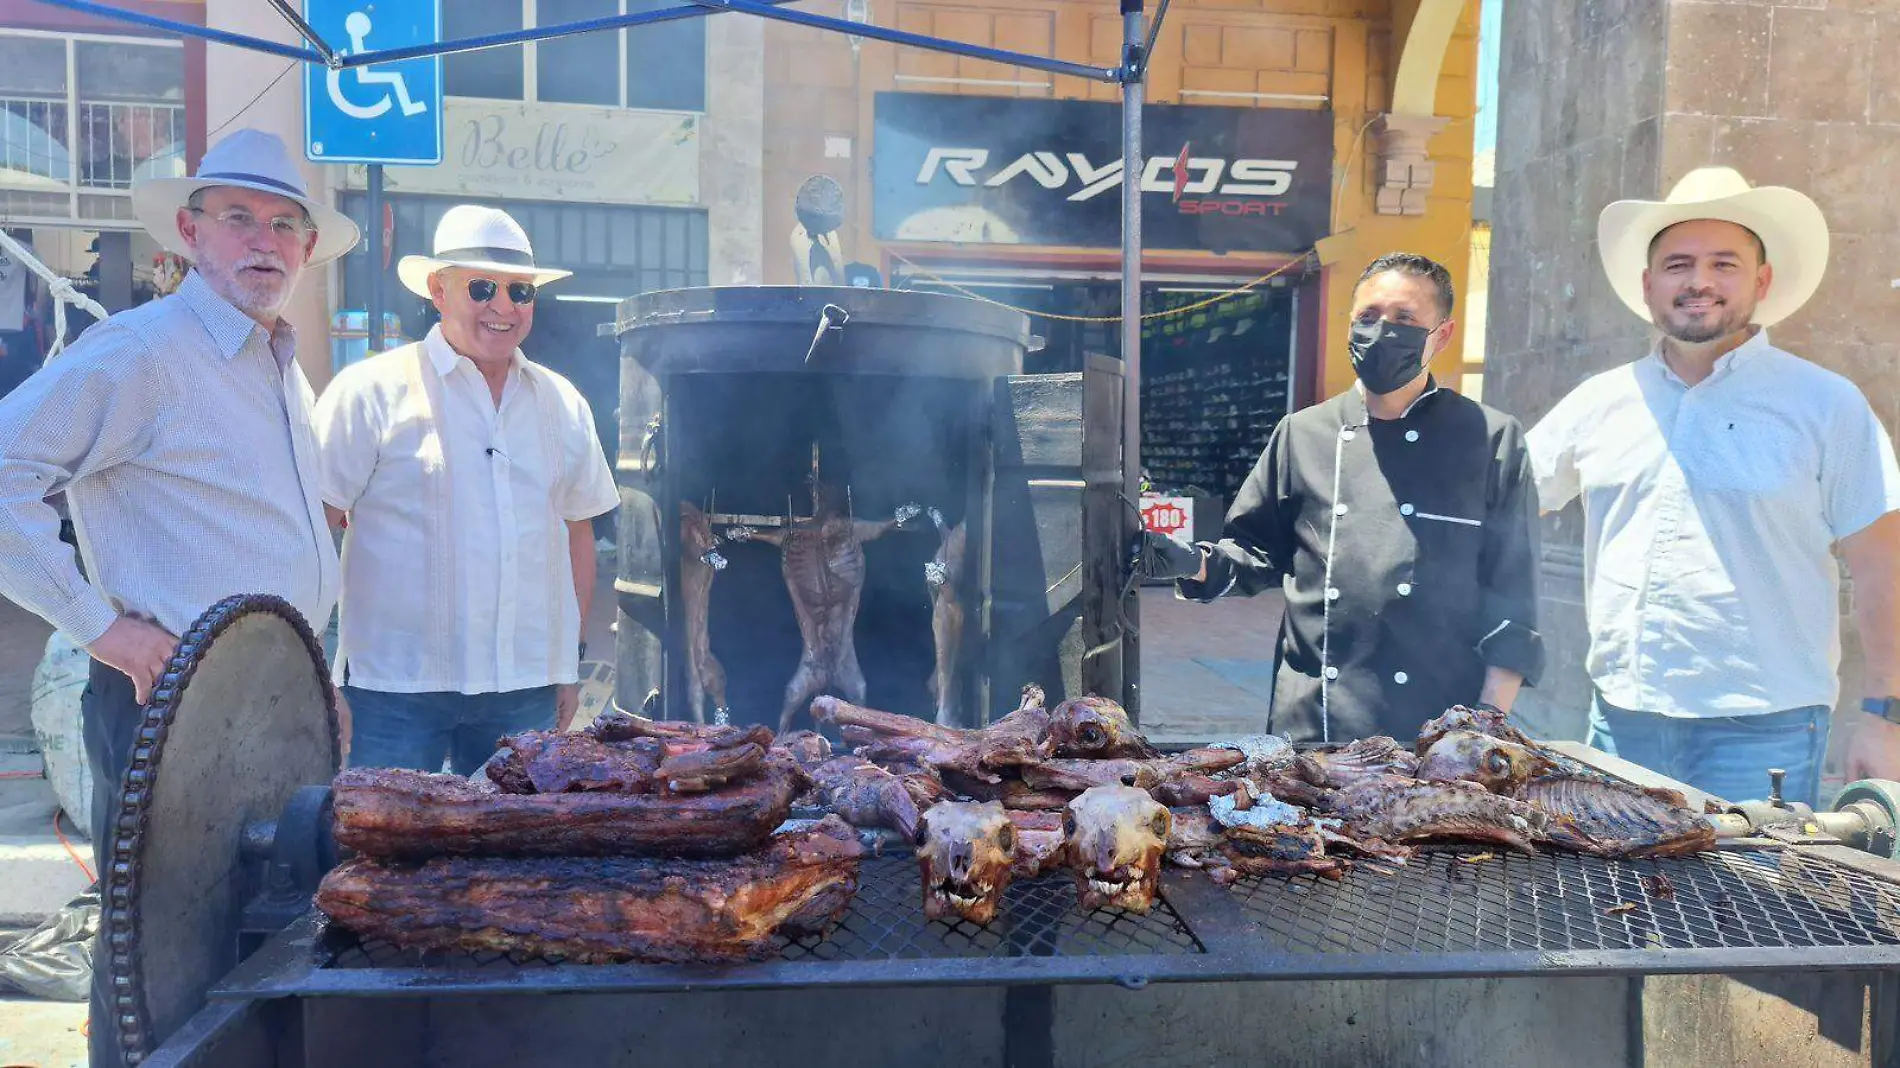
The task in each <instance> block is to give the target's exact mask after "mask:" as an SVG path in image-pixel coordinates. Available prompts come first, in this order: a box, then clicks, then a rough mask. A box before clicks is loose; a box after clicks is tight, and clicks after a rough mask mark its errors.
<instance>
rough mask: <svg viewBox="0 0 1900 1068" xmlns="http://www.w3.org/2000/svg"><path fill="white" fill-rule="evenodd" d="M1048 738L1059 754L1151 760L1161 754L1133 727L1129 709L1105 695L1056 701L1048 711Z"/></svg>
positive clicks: (1094, 757)
mask: <svg viewBox="0 0 1900 1068" xmlns="http://www.w3.org/2000/svg"><path fill="white" fill-rule="evenodd" d="M1049 740H1050V741H1051V742H1052V743H1054V747H1055V755H1056V756H1059V757H1087V758H1091V759H1096V760H1110V759H1118V758H1124V757H1135V758H1139V759H1143V760H1151V759H1153V758H1155V757H1158V756H1160V755H1161V752H1160V751H1159V750H1157V749H1156V748H1155V747H1154V746H1152V745H1149V744H1148V740H1147V739H1146V738H1143V737H1142V736H1141V734H1140V732H1138V731H1136V730H1135V725H1134V723H1133V722H1132V721H1130V720H1129V718H1128V712H1127V711H1126V710H1125V709H1123V708H1122V706H1120V705H1118V704H1116V703H1115V702H1113V701H1111V700H1109V699H1108V698H1106V697H1077V698H1074V699H1072V700H1068V701H1064V702H1062V703H1061V704H1059V705H1057V706H1056V707H1055V711H1053V712H1051V713H1049Z"/></svg>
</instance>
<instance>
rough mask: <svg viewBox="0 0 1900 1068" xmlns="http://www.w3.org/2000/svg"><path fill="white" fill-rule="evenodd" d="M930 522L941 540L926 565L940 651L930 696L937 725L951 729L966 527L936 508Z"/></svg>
mask: <svg viewBox="0 0 1900 1068" xmlns="http://www.w3.org/2000/svg"><path fill="white" fill-rule="evenodd" d="M930 521H931V522H932V523H935V524H936V526H937V534H938V536H939V538H940V539H941V544H940V545H939V546H938V548H937V556H936V559H934V560H932V561H930V563H928V564H925V565H924V582H925V585H927V586H928V587H929V588H930V636H931V638H932V639H934V640H935V642H936V650H937V658H936V663H935V666H934V667H933V668H932V669H931V672H930V696H931V697H932V698H934V699H935V700H936V702H937V722H938V723H939V724H941V725H942V726H945V727H948V726H950V725H951V724H952V723H955V722H956V720H957V692H956V679H957V675H956V672H957V654H958V653H959V652H960V651H961V650H962V648H963V602H962V600H960V599H959V598H958V597H957V591H958V589H959V588H960V587H961V586H962V585H963V558H964V555H965V553H964V549H965V541H966V539H965V537H964V533H965V531H964V526H965V525H964V524H962V523H958V524H957V525H956V526H948V525H946V524H945V523H944V519H943V513H942V512H939V511H937V510H936V509H935V508H932V509H931V510H930Z"/></svg>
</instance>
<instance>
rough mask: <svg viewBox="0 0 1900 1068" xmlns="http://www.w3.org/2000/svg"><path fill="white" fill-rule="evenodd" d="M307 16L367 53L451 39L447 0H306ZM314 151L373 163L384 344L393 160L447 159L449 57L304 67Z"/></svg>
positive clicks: (308, 148)
mask: <svg viewBox="0 0 1900 1068" xmlns="http://www.w3.org/2000/svg"><path fill="white" fill-rule="evenodd" d="M304 19H305V21H307V22H309V23H310V26H311V28H312V29H314V30H316V32H317V33H318V34H320V35H322V37H323V39H324V40H326V41H348V42H349V44H348V45H347V46H346V47H344V48H340V49H338V52H339V53H340V54H342V55H346V56H349V55H357V54H359V53H362V52H368V51H372V50H375V49H383V48H403V47H406V46H410V45H425V44H434V43H436V42H437V41H440V40H441V39H442V9H441V5H440V0H376V2H374V3H372V2H370V0H304ZM303 97H304V99H303V105H304V155H305V156H306V157H307V158H308V159H309V160H310V161H311V162H313V163H366V164H368V165H369V205H368V208H369V211H368V213H367V215H366V217H365V218H366V223H367V226H366V228H367V229H368V231H369V248H368V250H367V251H368V253H369V257H368V261H367V262H368V281H369V292H368V295H367V300H366V308H367V311H368V314H369V322H368V324H367V325H368V327H369V350H370V351H371V352H380V351H382V347H383V282H384V276H385V275H386V274H387V273H388V272H387V271H385V270H384V269H383V165H384V164H388V163H394V164H409V165H415V166H433V165H435V164H438V163H441V162H442V60H441V58H440V57H437V56H427V57H424V58H421V59H406V60H401V61H398V62H395V63H379V64H374V65H371V66H366V67H349V68H342V67H323V66H319V65H316V64H310V65H308V66H306V67H305V68H304V80H303Z"/></svg>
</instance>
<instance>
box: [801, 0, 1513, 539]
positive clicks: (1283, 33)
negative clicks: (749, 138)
mask: <svg viewBox="0 0 1900 1068" xmlns="http://www.w3.org/2000/svg"><path fill="white" fill-rule="evenodd" d="M1478 6H1479V5H1478V3H1477V2H1476V0H1471V2H1462V0H1447V2H1437V3H1434V2H1430V0H1426V2H1416V0H1413V2H1407V0H1395V2H1387V0H1178V2H1176V3H1175V4H1173V5H1172V6H1171V8H1170V9H1169V12H1168V17H1167V20H1166V22H1165V23H1164V26H1163V29H1162V32H1161V35H1160V38H1159V40H1158V41H1157V44H1156V49H1155V54H1154V55H1153V57H1152V58H1151V62H1150V67H1149V72H1150V73H1149V80H1148V87H1147V94H1148V106H1147V108H1146V109H1145V111H1144V118H1143V123H1144V127H1145V128H1144V142H1145V143H1144V145H1143V148H1144V152H1145V156H1146V158H1145V163H1144V168H1143V173H1142V176H1141V180H1142V189H1143V191H1144V192H1143V228H1144V243H1145V245H1146V249H1147V251H1146V254H1145V257H1144V268H1143V270H1144V277H1145V279H1146V281H1147V285H1146V287H1145V290H1146V291H1145V292H1144V295H1143V304H1144V309H1145V314H1146V315H1148V316H1149V319H1148V321H1147V322H1146V324H1145V326H1144V339H1145V340H1144V343H1143V344H1144V353H1143V371H1144V402H1143V403H1144V413H1145V414H1144V447H1143V448H1144V461H1145V462H1146V465H1147V468H1148V475H1149V477H1150V480H1151V482H1152V484H1153V485H1154V487H1155V488H1156V489H1158V490H1164V491H1166V490H1172V491H1183V492H1188V493H1193V494H1195V495H1198V496H1202V497H1212V498H1214V499H1215V500H1216V502H1217V503H1218V502H1224V501H1226V500H1229V499H1231V496H1232V493H1233V491H1234V490H1235V489H1237V488H1238V484H1239V482H1240V480H1241V479H1242V478H1244V476H1245V474H1246V471H1247V469H1248V468H1249V467H1250V466H1251V465H1252V463H1253V461H1254V459H1255V458H1257V456H1258V455H1259V450H1260V447H1261V445H1262V444H1263V443H1264V442H1265V439H1266V436H1267V434H1268V433H1270V432H1271V430H1272V427H1273V424H1274V422H1275V421H1277V419H1278V417H1279V416H1280V415H1281V414H1283V413H1284V412H1286V411H1287V410H1289V409H1290V408H1292V407H1298V406H1302V405H1305V404H1308V403H1311V402H1312V401H1314V400H1315V399H1318V398H1321V397H1324V396H1327V395H1330V394H1332V393H1336V392H1338V391H1339V390H1341V389H1343V388H1346V386H1348V385H1349V384H1350V382H1351V381H1352V372H1351V367H1350V363H1349V361H1348V360H1347V358H1346V353H1345V333H1346V314H1345V312H1346V308H1347V305H1348V303H1349V300H1350V296H1351V290H1352V285H1353V283H1354V281H1356V279H1357V277H1358V274H1359V272H1360V270H1361V269H1362V268H1363V267H1364V266H1365V264H1366V263H1367V262H1369V261H1370V260H1372V259H1373V258H1374V257H1376V256H1378V255H1379V254H1381V253H1384V252H1388V251H1392V250H1395V249H1404V250H1408V251H1414V252H1420V253H1424V254H1426V255H1429V256H1431V257H1432V258H1434V259H1436V260H1439V261H1440V262H1442V263H1445V264H1446V265H1447V266H1449V267H1450V269H1451V270H1452V272H1453V275H1454V279H1455V280H1456V282H1457V283H1458V284H1459V285H1460V287H1461V288H1462V283H1463V281H1464V275H1465V272H1466V269H1467V263H1468V260H1469V254H1468V237H1469V229H1470V222H1471V208H1470V200H1471V174H1470V172H1471V148H1470V146H1471V128H1470V119H1471V116H1472V114H1473V110H1474V80H1473V77H1472V75H1473V71H1474V68H1475V58H1476V35H1477V11H1478ZM811 9H812V10H814V11H820V12H822V13H825V14H830V15H833V16H838V17H843V18H847V19H853V20H858V21H869V22H874V23H877V24H879V25H886V26H895V27H897V28H899V29H903V30H908V31H913V32H918V33H926V34H932V35H935V36H939V37H948V38H954V39H956V40H959V41H967V42H972V43H976V44H981V45H988V46H993V47H996V48H1002V49H1009V50H1013V51H1019V52H1027V53H1032V54H1037V55H1046V56H1054V57H1058V58H1061V59H1065V60H1071V61H1075V62H1081V63H1087V64H1090V65H1096V66H1104V67H1112V66H1115V65H1116V64H1117V63H1118V62H1119V59H1120V51H1121V40H1122V28H1121V20H1120V17H1119V14H1118V13H1117V11H1116V10H1115V9H1114V8H1113V7H1112V6H1109V7H1104V6H1102V5H1099V4H1085V3H1078V2H1074V0H1008V2H1004V0H958V2H955V3H950V2H940V0H901V2H896V3H889V4H883V3H878V2H877V0H844V2H839V3H832V4H823V3H821V4H816V5H811ZM1151 14H1152V12H1151ZM765 42H766V45H765V72H766V122H765V162H766V172H767V180H766V196H765V248H766V250H767V251H766V258H765V276H766V280H767V281H771V282H790V281H793V280H794V279H795V278H797V277H800V276H801V275H800V272H801V271H808V270H809V269H810V268H811V265H810V264H801V263H800V262H799V258H800V257H801V256H803V255H805V254H806V253H803V252H801V251H798V250H799V249H802V248H805V247H806V246H807V245H808V244H809V242H807V243H806V244H805V245H800V244H798V238H799V234H798V228H799V225H800V224H799V221H798V219H797V218H796V217H795V214H794V201H795V198H796V195H797V191H798V189H799V187H800V186H801V185H802V184H803V183H804V182H805V181H806V180H807V179H808V178H809V177H811V176H813V175H826V176H829V177H831V178H833V179H835V180H836V181H837V182H838V184H839V186H840V187H841V188H842V190H843V192H844V197H845V203H846V215H845V222H844V224H843V226H842V227H841V228H840V230H839V231H838V235H837V236H838V243H839V247H840V248H839V250H840V252H841V253H842V255H843V256H844V257H845V259H846V260H848V261H852V262H855V263H859V264H863V265H866V266H868V267H870V268H873V269H875V270H876V271H877V272H878V277H879V278H880V279H881V280H883V281H884V283H885V284H892V285H898V286H902V287H907V288H918V289H938V290H941V291H947V292H961V293H964V294H966V295H977V296H981V297H983V298H985V299H991V300H996V301H1000V302H1002V303H1006V304H1009V305H1011V306H1014V307H1019V308H1022V309H1023V310H1025V311H1028V312H1030V313H1031V314H1032V316H1033V317H1034V324H1035V325H1034V327H1033V329H1034V330H1035V331H1036V333H1038V334H1040V335H1042V336H1043V337H1044V339H1045V347H1044V349H1043V350H1042V352H1040V353H1038V354H1035V355H1033V356H1032V357H1031V361H1032V370H1040V371H1057V370H1067V369H1074V368H1077V367H1079V366H1080V365H1081V360H1082V358H1083V356H1084V355H1085V354H1088V353H1103V354H1108V355H1115V354H1118V353H1119V345H1120V343H1119V336H1118V328H1117V326H1116V323H1115V316H1116V315H1117V313H1118V311H1119V303H1118V301H1119V297H1118V285H1119V279H1120V265H1119V255H1120V253H1119V246H1120V216H1119V204H1120V190H1119V184H1120V164H1119V159H1120V132H1121V110H1120V104H1119V100H1120V93H1119V90H1118V88H1117V87H1115V86H1113V85H1109V84H1104V83H1095V82H1089V81H1086V80H1084V79H1080V78H1073V77H1067V76H1056V75H1048V74H1043V73H1040V72H1036V71H1030V70H1024V69H1018V68H1013V67H1005V66H1000V65H998V64H995V63H990V62H986V61H980V60H974V59H967V58H962V57H957V56H950V55H945V54H941V53H935V52H927V51H922V50H917V49H909V48H897V47H894V46H890V45H886V44H883V43H880V42H876V41H870V40H862V41H860V40H857V39H852V38H847V37H843V36H839V35H835V34H828V33H822V32H819V31H816V30H810V29H806V28H803V27H797V26H790V25H786V24H782V23H773V24H771V25H769V26H768V28H767V29H766V32H765ZM1267 275H1272V276H1273V277H1271V278H1270V279H1268V280H1267V281H1265V282H1262V283H1260V284H1259V285H1258V286H1256V287H1254V288H1253V289H1251V290H1249V291H1248V292H1245V293H1240V294H1234V295H1232V296H1224V294H1227V293H1229V291H1231V290H1233V289H1235V288H1236V287H1238V286H1240V285H1242V284H1243V283H1246V282H1249V281H1251V280H1255V279H1259V278H1261V277H1263V276H1267ZM1169 313H1173V314H1169ZM1435 370H1436V371H1437V373H1438V374H1439V375H1440V377H1441V378H1442V379H1444V380H1446V381H1448V382H1452V383H1455V382H1456V381H1457V379H1458V377H1459V375H1460V372H1461V370H1462V354H1461V352H1460V351H1459V346H1458V344H1457V342H1456V341H1454V344H1453V347H1452V349H1451V350H1449V351H1447V352H1446V353H1444V354H1443V355H1442V357H1441V358H1440V360H1439V361H1438V364H1437V366H1436V367H1435ZM1190 382H1191V383H1192V388H1190ZM1201 511H1203V512H1205V511H1206V510H1205V509H1203V510H1201ZM1214 514H1218V510H1217V509H1216V510H1215V511H1214Z"/></svg>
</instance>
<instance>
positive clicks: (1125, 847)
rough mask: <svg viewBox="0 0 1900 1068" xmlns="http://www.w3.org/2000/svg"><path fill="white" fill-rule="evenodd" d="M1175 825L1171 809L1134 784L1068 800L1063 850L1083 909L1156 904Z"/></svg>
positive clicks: (1097, 789)
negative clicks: (1166, 852)
mask: <svg viewBox="0 0 1900 1068" xmlns="http://www.w3.org/2000/svg"><path fill="white" fill-rule="evenodd" d="M1173 826H1174V821H1173V818H1172V817H1171V816H1170V815H1169V814H1168V810H1167V808H1166V807H1165V806H1164V805H1162V804H1161V802H1159V801H1156V800H1155V799H1154V798H1153V797H1150V796H1149V794H1148V791H1146V790H1141V789H1137V788H1135V787H1133V786H1096V787H1093V788H1091V789H1088V790H1085V791H1083V793H1082V794H1081V796H1079V797H1077V798H1076V799H1075V800H1073V801H1071V802H1069V807H1068V809H1067V811H1066V812H1064V814H1063V821H1062V831H1063V835H1064V838H1065V843H1064V847H1063V848H1064V850H1065V851H1066V853H1067V860H1068V865H1069V868H1070V870H1071V871H1073V872H1074V873H1075V887H1076V895H1077V897H1079V898H1080V899H1081V904H1082V907H1083V908H1085V909H1099V908H1107V907H1110V906H1113V907H1115V908H1123V909H1129V910H1131V911H1134V912H1147V911H1148V910H1149V909H1151V908H1153V907H1154V903H1155V895H1156V894H1157V893H1158V892H1159V891H1160V884H1161V854H1162V853H1163V852H1164V851H1165V850H1166V849H1167V846H1168V833H1169V831H1170V830H1172V829H1173Z"/></svg>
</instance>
